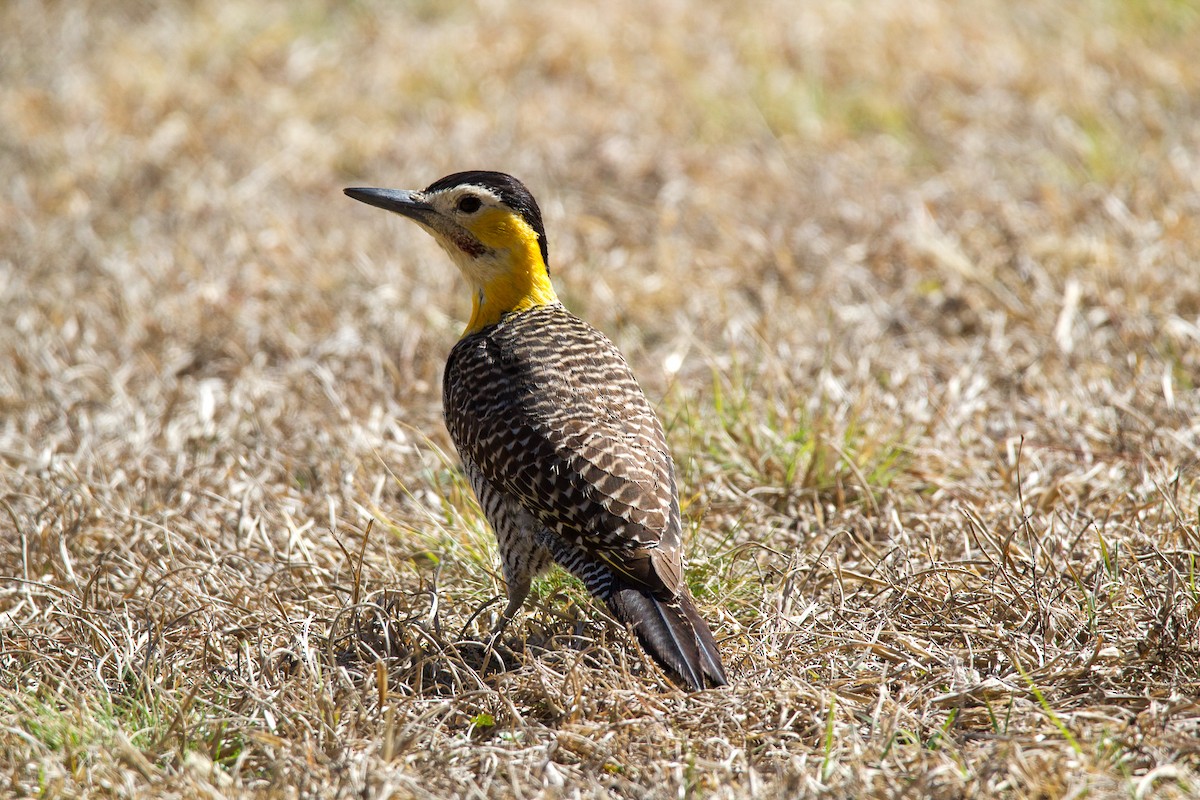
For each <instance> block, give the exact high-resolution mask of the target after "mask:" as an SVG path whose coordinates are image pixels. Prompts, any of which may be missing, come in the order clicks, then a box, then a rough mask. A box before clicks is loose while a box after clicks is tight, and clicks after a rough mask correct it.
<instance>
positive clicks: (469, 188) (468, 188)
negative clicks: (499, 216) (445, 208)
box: [428, 183, 504, 203]
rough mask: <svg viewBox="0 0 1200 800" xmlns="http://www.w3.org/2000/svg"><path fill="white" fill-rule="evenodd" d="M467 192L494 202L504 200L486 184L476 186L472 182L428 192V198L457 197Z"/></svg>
mask: <svg viewBox="0 0 1200 800" xmlns="http://www.w3.org/2000/svg"><path fill="white" fill-rule="evenodd" d="M468 192H470V193H471V194H472V195H475V196H476V197H480V198H486V199H489V200H492V201H493V202H496V203H502V202H504V201H503V200H501V199H500V195H498V194H496V193H495V192H493V191H492V190H491V189H489V188H487V187H486V186H477V185H475V184H473V183H465V184H462V185H461V186H451V187H449V188H447V189H440V190H438V191H436V192H433V193H431V194H429V195H428V197H430V198H434V197H459V196H460V195H463V194H466V193H468Z"/></svg>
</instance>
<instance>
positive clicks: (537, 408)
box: [443, 303, 682, 598]
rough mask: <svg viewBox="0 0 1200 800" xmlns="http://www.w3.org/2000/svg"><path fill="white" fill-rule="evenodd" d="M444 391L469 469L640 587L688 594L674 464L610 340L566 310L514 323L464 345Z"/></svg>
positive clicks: (517, 317)
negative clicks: (684, 582) (684, 586)
mask: <svg viewBox="0 0 1200 800" xmlns="http://www.w3.org/2000/svg"><path fill="white" fill-rule="evenodd" d="M443 392H444V397H443V401H444V411H445V415H446V426H447V428H448V429H449V431H450V436H451V438H452V439H453V440H454V443H455V446H456V447H457V448H458V451H459V455H460V456H461V457H462V459H463V461H464V462H465V463H466V464H467V465H468V469H470V468H474V469H476V470H478V472H479V473H480V474H481V475H482V476H483V477H484V478H485V479H486V480H487V481H488V483H490V484H491V485H492V486H493V487H494V488H495V489H496V490H497V491H499V492H502V493H503V494H505V495H508V496H510V497H512V498H514V499H516V500H517V501H518V502H519V503H520V504H521V505H522V506H524V507H525V508H526V509H527V510H528V511H529V512H530V513H531V514H533V515H534V517H536V519H537V520H538V522H539V523H540V524H541V525H543V526H544V527H545V528H546V529H547V530H548V531H549V532H550V533H552V534H555V535H557V536H560V537H562V538H563V539H564V540H566V541H568V542H571V543H572V544H575V545H577V546H579V547H581V548H583V549H584V550H585V551H587V552H590V553H592V554H593V555H594V556H595V557H596V558H598V559H600V560H602V561H603V562H605V563H606V564H608V566H609V567H610V568H611V569H613V570H614V572H616V573H617V574H620V575H623V576H625V577H626V578H628V579H630V580H631V581H633V582H634V584H635V585H641V586H644V587H646V588H647V589H649V590H650V591H651V592H653V593H654V594H655V595H658V596H661V597H664V598H670V597H674V596H675V595H676V594H677V593H678V592H679V589H680V585H681V579H682V575H681V570H682V564H681V553H680V539H681V536H680V516H679V502H678V498H677V494H676V486H675V469H674V465H673V463H672V461H671V457H670V454H669V453H668V451H667V445H666V438H665V436H664V434H663V429H662V425H661V424H660V422H659V420H658V417H657V416H656V415H655V413H654V410H653V409H652V408H651V407H650V404H649V403H648V402H647V400H646V397H645V395H644V394H643V393H642V390H641V387H639V386H638V383H637V381H636V380H635V379H634V377H633V373H632V372H631V371H630V370H629V366H628V365H627V364H626V363H625V359H624V358H623V357H622V356H621V354H620V353H619V352H618V351H617V348H616V347H615V346H614V345H613V343H612V342H611V341H609V340H608V338H607V337H605V336H604V335H603V334H602V333H600V332H599V331H597V330H596V329H594V328H592V327H591V326H590V325H588V324H587V323H585V322H583V321H582V320H580V319H579V318H578V317H575V316H574V315H572V314H571V313H569V312H568V311H567V310H566V309H564V308H563V307H562V305H561V304H558V303H555V304H552V305H547V306H540V307H537V308H534V309H531V310H529V311H525V312H522V313H519V314H513V315H509V316H507V317H505V318H504V319H502V320H501V321H500V323H499V324H497V325H494V326H492V327H490V328H486V329H484V330H482V331H480V332H478V333H475V334H472V335H469V336H466V337H464V338H463V339H462V340H461V341H459V343H458V344H457V345H455V347H454V349H453V351H451V353H450V359H449V361H448V362H447V363H446V374H445V380H444V387H443Z"/></svg>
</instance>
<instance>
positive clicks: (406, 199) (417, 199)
mask: <svg viewBox="0 0 1200 800" xmlns="http://www.w3.org/2000/svg"><path fill="white" fill-rule="evenodd" d="M343 191H344V192H345V193H346V196H347V197H353V198H354V199H355V200H358V201H359V202H361V203H366V204H367V205H369V206H375V207H376V208H382V209H384V210H385V211H394V212H396V213H397V214H401V215H403V216H405V217H408V218H409V219H413V220H416V221H417V222H425V221H426V220H428V218H429V216H430V215H431V214H433V213H435V212H434V210H433V206H431V205H429V204H428V203H426V202H425V195H424V194H422V193H421V192H410V191H409V190H407V189H344V190H343Z"/></svg>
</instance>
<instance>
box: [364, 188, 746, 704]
mask: <svg viewBox="0 0 1200 800" xmlns="http://www.w3.org/2000/svg"><path fill="white" fill-rule="evenodd" d="M345 191H346V194H347V195H349V196H350V197H352V198H354V199H355V200H360V201H362V202H364V203H368V204H370V205H373V206H377V207H379V208H383V209H386V210H388V211H393V212H395V213H397V214H401V215H403V216H405V217H408V218H409V219H411V220H413V221H414V222H416V223H417V224H418V225H420V226H421V227H422V228H424V229H425V230H426V231H427V232H428V233H430V234H432V235H433V237H434V239H436V240H437V242H438V244H439V245H441V247H442V249H444V250H445V251H446V253H447V254H449V256H450V258H451V260H452V261H453V262H454V263H455V265H457V266H458V268H459V270H460V271H461V272H462V274H463V276H464V278H465V279H466V281H467V283H468V284H469V286H470V290H471V297H472V310H471V318H470V321H469V322H468V324H467V328H466V330H465V331H464V333H463V336H462V338H461V339H460V340H459V341H458V343H457V344H456V345H455V346H454V348H453V350H451V352H450V357H449V359H448V361H447V363H446V371H445V376H444V381H443V410H444V414H445V419H446V427H447V428H448V430H449V432H450V436H451V438H452V439H453V441H454V444H455V446H456V448H457V449H458V453H459V456H460V457H461V458H462V462H463V468H464V470H465V472H466V475H467V478H468V480H469V481H470V484H471V487H472V489H473V490H474V491H475V494H476V495H477V496H478V498H479V504H480V506H481V507H482V508H483V511H484V513H485V515H486V516H487V519H488V522H489V523H490V524H491V526H492V529H493V530H494V531H495V534H496V540H497V542H498V544H499V550H500V557H501V559H502V563H503V568H504V578H505V581H506V583H507V594H508V605H507V607H506V608H505V611H504V617H503V619H504V620H508V619H511V618H512V616H513V615H515V614H516V613H517V611H518V610H519V609H520V608H521V605H522V604H523V603H524V601H525V598H526V596H527V595H528V594H529V589H530V584H531V581H532V580H533V579H534V578H535V577H537V576H538V575H539V574H541V573H543V572H544V571H546V570H547V569H549V568H550V567H551V566H552V565H554V564H558V565H560V566H561V567H563V568H564V569H566V570H568V571H569V572H571V573H572V574H574V575H575V576H577V577H578V578H579V579H580V580H581V581H583V583H584V585H585V586H586V587H587V589H588V591H589V592H591V594H593V595H594V596H595V597H598V598H599V599H600V600H602V601H603V602H604V603H606V604H607V605H608V607H609V609H610V610H611V611H612V613H613V615H614V616H615V617H616V618H617V619H618V620H620V621H622V622H623V623H626V624H628V625H629V626H630V627H632V629H633V630H634V632H635V633H636V635H637V637H638V639H639V641H640V642H641V644H642V646H643V647H644V648H645V650H646V652H648V653H649V654H650V655H651V656H652V657H653V658H654V659H655V660H656V661H657V662H658V663H659V664H660V665H661V666H663V667H664V668H665V669H667V670H668V671H669V672H670V673H673V675H674V676H676V677H677V678H678V679H679V680H681V681H682V682H683V684H685V685H686V686H687V687H688V688H690V689H703V688H705V687H710V686H722V685H725V684H726V683H728V680H727V678H726V676H725V670H724V667H723V666H722V663H721V656H720V653H719V652H718V650H717V645H716V642H715V640H714V639H713V635H712V632H711V631H710V630H709V627H708V624H707V623H706V622H705V621H704V619H703V618H701V616H700V615H699V613H698V612H697V610H696V606H695V603H694V601H693V599H692V596H691V593H690V592H689V591H688V588H687V584H686V583H685V581H684V578H683V556H682V525H681V522H680V513H679V493H678V487H677V485H676V479H675V466H674V463H673V461H672V459H671V454H670V452H669V451H668V449H667V443H666V437H665V435H664V433H663V428H662V424H661V423H660V422H659V419H658V417H657V415H656V414H655V413H654V410H653V408H652V407H651V406H650V403H649V402H648V401H647V400H646V397H645V395H644V394H643V392H642V390H641V387H640V386H639V385H638V383H637V380H636V379H635V378H634V376H633V373H632V372H631V371H630V369H629V365H628V364H627V363H626V362H625V359H624V358H623V357H622V356H621V353H620V352H619V351H618V350H617V348H616V347H615V346H614V345H613V343H612V342H611V341H609V339H608V338H607V337H606V336H604V335H603V334H602V333H600V332H599V331H597V330H596V329H595V328H593V327H591V326H590V325H588V324H587V323H586V322H584V321H582V320H581V319H579V318H578V317H576V316H574V315H573V314H571V313H570V312H569V311H567V310H566V309H565V308H564V307H563V305H562V303H560V302H559V300H558V297H557V295H556V294H555V292H554V288H553V287H552V286H551V283H550V272H549V247H548V244H547V241H546V232H545V229H544V227H543V223H542V216H541V211H540V209H539V208H538V204H537V201H535V200H534V198H533V195H531V194H530V193H529V190H528V189H526V188H525V186H524V185H523V184H522V183H521V182H520V181H518V180H517V179H516V178H513V177H512V176H510V175H506V174H504V173H499V172H483V171H473V172H459V173H455V174H453V175H448V176H446V177H445V178H442V179H440V180H438V181H435V182H434V183H433V184H431V185H430V186H429V187H428V188H426V189H424V190H421V191H407V190H395V189H346V190H345Z"/></svg>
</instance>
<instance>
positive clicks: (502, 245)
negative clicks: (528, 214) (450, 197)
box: [470, 208, 537, 250]
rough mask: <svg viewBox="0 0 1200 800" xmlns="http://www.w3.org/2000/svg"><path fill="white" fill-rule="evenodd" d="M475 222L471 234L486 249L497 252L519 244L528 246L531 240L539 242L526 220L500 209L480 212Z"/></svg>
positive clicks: (471, 227)
mask: <svg viewBox="0 0 1200 800" xmlns="http://www.w3.org/2000/svg"><path fill="white" fill-rule="evenodd" d="M473 222H474V224H472V225H471V226H470V230H471V233H473V234H475V238H476V239H478V240H479V241H480V242H481V243H482V244H483V245H484V246H485V247H489V248H492V249H495V250H504V249H508V248H511V247H513V246H514V245H516V244H519V243H526V244H527V243H528V242H529V241H530V240H533V241H536V240H537V234H536V233H534V231H533V229H532V228H530V227H529V224H528V223H526V222H525V220H523V219H521V218H520V217H517V216H514V215H513V214H511V213H509V212H507V211H504V210H502V209H499V208H489V209H486V210H485V211H482V212H480V214H479V215H478V216H477V217H476V218H475V220H474V221H473Z"/></svg>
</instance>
